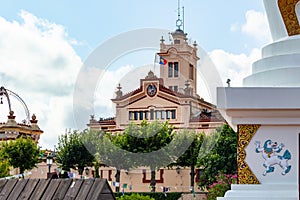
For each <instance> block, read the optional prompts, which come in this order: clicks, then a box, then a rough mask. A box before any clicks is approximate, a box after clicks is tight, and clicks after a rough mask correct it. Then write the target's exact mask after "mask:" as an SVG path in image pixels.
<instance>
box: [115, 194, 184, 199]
mask: <svg viewBox="0 0 300 200" xmlns="http://www.w3.org/2000/svg"><path fill="white" fill-rule="evenodd" d="M135 193H137V194H140V195H143V196H150V197H151V198H154V199H155V200H178V199H179V198H180V197H181V194H182V193H181V192H168V193H166V194H165V193H162V192H126V193H124V195H131V194H135ZM114 194H115V197H117V199H118V197H121V196H122V195H123V194H122V193H121V192H119V193H114Z"/></svg>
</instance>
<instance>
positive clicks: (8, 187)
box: [0, 179, 18, 200]
mask: <svg viewBox="0 0 300 200" xmlns="http://www.w3.org/2000/svg"><path fill="white" fill-rule="evenodd" d="M17 182H18V179H10V180H8V181H7V182H6V184H5V186H4V187H3V189H2V190H1V193H0V200H6V199H7V197H8V196H9V195H10V193H11V191H12V190H13V188H14V186H15V185H16V183H17Z"/></svg>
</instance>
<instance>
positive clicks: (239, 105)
mask: <svg viewBox="0 0 300 200" xmlns="http://www.w3.org/2000/svg"><path fill="white" fill-rule="evenodd" d="M264 4H265V9H266V12H267V16H268V20H269V25H270V29H271V34H272V38H273V42H272V43H271V44H268V45H267V46H265V47H263V49H262V59H261V60H258V61H257V62H255V63H253V65H252V75H250V76H248V77H246V78H245V79H244V87H240V88H235V87H226V88H218V90H217V106H218V108H219V111H220V112H221V114H222V115H223V117H224V118H225V119H226V120H227V122H228V123H229V124H230V125H231V126H232V127H233V128H234V129H235V130H236V131H237V132H238V135H239V137H238V158H237V159H238V184H235V185H232V187H231V190H230V191H227V192H226V194H225V197H219V198H218V200H240V199H243V200H250V199H251V200H252V199H255V200H265V199H272V200H273V199H278V200H279V199H280V200H297V199H300V198H299V182H300V181H299V180H300V178H299V177H300V173H299V151H300V144H299V143H300V26H299V21H300V0H264ZM298 19H299V20H298Z"/></svg>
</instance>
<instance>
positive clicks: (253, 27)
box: [242, 10, 271, 42]
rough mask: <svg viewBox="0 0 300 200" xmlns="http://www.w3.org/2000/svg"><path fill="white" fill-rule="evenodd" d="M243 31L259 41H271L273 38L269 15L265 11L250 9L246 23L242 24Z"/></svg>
mask: <svg viewBox="0 0 300 200" xmlns="http://www.w3.org/2000/svg"><path fill="white" fill-rule="evenodd" d="M242 32H243V33H246V34H247V35H250V36H252V37H254V38H255V39H257V40H259V41H267V42H269V41H270V39H271V35H270V31H269V25H268V20H267V15H266V13H265V12H263V13H262V12H257V11H254V10H249V11H247V12H246V23H245V24H244V25H243V26H242Z"/></svg>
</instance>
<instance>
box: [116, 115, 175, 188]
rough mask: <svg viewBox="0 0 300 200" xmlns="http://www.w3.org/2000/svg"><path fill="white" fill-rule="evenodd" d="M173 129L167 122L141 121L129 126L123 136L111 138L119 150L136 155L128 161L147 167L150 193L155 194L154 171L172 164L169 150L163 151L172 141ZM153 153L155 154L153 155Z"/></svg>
mask: <svg viewBox="0 0 300 200" xmlns="http://www.w3.org/2000/svg"><path fill="white" fill-rule="evenodd" d="M172 132H173V127H171V126H170V125H169V124H168V122H165V123H160V122H157V121H155V122H152V123H148V122H146V121H143V122H142V123H141V124H139V125H137V124H134V123H131V124H129V126H128V127H126V129H125V130H124V133H123V134H119V135H117V136H115V137H114V138H113V140H112V141H113V143H114V144H115V145H116V146H117V147H120V148H121V149H123V150H125V151H128V152H132V153H134V154H136V155H135V156H134V157H132V158H130V159H129V160H131V161H133V160H135V161H133V162H134V165H136V166H149V167H150V170H151V183H150V186H151V191H152V192H155V186H156V181H155V171H156V170H158V169H159V168H161V167H164V166H167V165H168V164H169V163H172V162H173V161H174V160H173V157H172V156H170V149H164V147H165V146H166V145H168V144H169V143H170V142H171V141H172V139H173V136H174V135H173V133H172ZM153 152H155V153H153Z"/></svg>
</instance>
